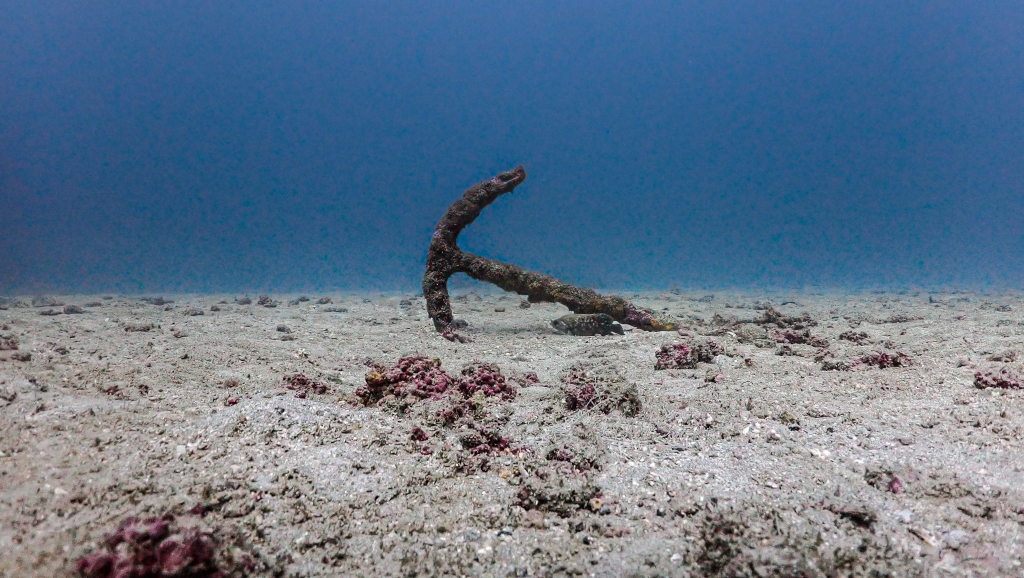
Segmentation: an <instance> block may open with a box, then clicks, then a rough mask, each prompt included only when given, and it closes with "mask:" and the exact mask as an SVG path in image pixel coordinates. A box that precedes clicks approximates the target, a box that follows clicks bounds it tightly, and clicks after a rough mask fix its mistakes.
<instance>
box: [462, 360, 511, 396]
mask: <svg viewBox="0 0 1024 578" xmlns="http://www.w3.org/2000/svg"><path fill="white" fill-rule="evenodd" d="M459 391H460V392H462V395H464V396H465V397H472V396H473V395H474V394H475V393H476V392H478V391H479V392H483V394H484V395H486V396H487V397H492V396H496V395H497V396H501V399H503V400H505V401H512V400H513V399H515V398H516V394H517V391H516V388H515V386H513V385H512V384H511V383H509V382H508V381H507V380H506V379H505V376H504V375H502V374H501V369H499V368H498V366H497V365H494V364H493V363H474V364H472V365H469V366H468V367H465V368H463V370H462V376H461V377H459Z"/></svg>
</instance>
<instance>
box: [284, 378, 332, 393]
mask: <svg viewBox="0 0 1024 578" xmlns="http://www.w3.org/2000/svg"><path fill="white" fill-rule="evenodd" d="M281 379H282V380H283V381H284V383H285V388H287V389H290V390H292V391H294V392H295V397H297V398H299V399H303V398H305V397H306V395H307V394H309V393H317V394H324V393H327V391H328V388H327V385H326V384H324V383H321V382H319V381H314V380H312V379H310V378H308V377H306V376H305V375H303V374H301V373H295V374H292V375H286V376H284V377H282V378H281Z"/></svg>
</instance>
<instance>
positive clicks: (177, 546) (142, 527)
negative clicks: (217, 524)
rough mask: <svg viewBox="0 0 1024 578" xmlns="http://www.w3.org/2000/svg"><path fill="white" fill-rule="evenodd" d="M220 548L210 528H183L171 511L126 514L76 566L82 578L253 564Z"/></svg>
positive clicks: (191, 575)
mask: <svg viewBox="0 0 1024 578" xmlns="http://www.w3.org/2000/svg"><path fill="white" fill-rule="evenodd" d="M219 546H220V544H219V540H218V539H217V537H216V536H215V535H214V534H213V532H211V531H206V530H202V529H199V528H196V527H182V526H180V525H179V524H178V523H177V521H176V519H175V517H174V516H173V515H171V514H165V515H163V516H160V517H153V518H144V519H140V518H135V517H129V518H125V519H124V520H123V521H122V522H121V523H120V525H119V526H118V527H117V530H116V531H115V532H114V533H113V534H111V535H110V536H108V537H107V539H106V543H105V544H104V548H103V549H101V550H99V551H96V552H93V553H91V554H88V555H86V556H83V557H82V558H80V559H79V560H78V563H77V565H76V569H77V570H78V574H79V575H80V576H83V577H85V578H158V577H170V576H175V577H182V578H184V577H188V578H226V577H227V576H232V575H235V576H237V575H240V574H241V573H243V572H244V571H245V570H246V569H247V568H246V567H249V568H250V569H251V568H253V567H254V566H255V565H254V564H253V562H252V560H251V559H248V558H246V559H244V560H241V561H240V562H241V563H240V564H237V563H236V562H235V561H234V560H232V559H231V556H229V555H224V554H223V553H221V552H219V550H218V548H219Z"/></svg>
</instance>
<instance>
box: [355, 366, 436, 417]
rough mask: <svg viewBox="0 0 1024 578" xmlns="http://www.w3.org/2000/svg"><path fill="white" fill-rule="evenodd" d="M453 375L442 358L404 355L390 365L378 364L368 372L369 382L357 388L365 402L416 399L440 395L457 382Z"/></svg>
mask: <svg viewBox="0 0 1024 578" xmlns="http://www.w3.org/2000/svg"><path fill="white" fill-rule="evenodd" d="M453 381H454V380H453V379H452V377H451V376H450V375H448V374H447V373H445V371H444V370H443V369H441V360H440V359H428V358H426V357H419V356H410V357H403V358H401V359H399V360H398V362H397V363H395V364H394V365H392V366H391V367H389V368H386V369H385V368H384V366H383V365H380V366H377V367H376V368H375V369H374V370H373V371H371V372H370V373H367V374H366V385H364V386H362V387H360V388H359V389H357V390H356V396H357V397H358V398H359V399H360V400H361V401H362V402H363V404H365V405H370V404H372V403H376V402H377V401H380V400H381V399H383V398H385V397H388V396H394V397H396V398H405V397H409V396H412V397H414V398H416V399H423V398H428V397H439V396H441V395H442V394H444V393H445V391H447V390H448V386H449V385H451V384H452V383H453Z"/></svg>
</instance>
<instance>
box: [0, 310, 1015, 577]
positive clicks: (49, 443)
mask: <svg viewBox="0 0 1024 578" xmlns="http://www.w3.org/2000/svg"><path fill="white" fill-rule="evenodd" d="M273 297H274V299H277V300H278V301H279V303H277V304H276V306H275V307H264V306H260V305H258V304H256V303H251V304H245V305H243V304H239V303H238V302H236V296H233V295H232V296H226V295H173V296H172V295H165V296H164V299H165V300H166V301H170V302H164V303H162V302H161V301H160V300H153V299H149V300H142V299H140V298H138V297H126V296H101V295H96V296H59V297H56V298H55V299H54V302H50V303H47V302H46V300H37V301H36V303H37V304H41V306H33V304H32V299H30V298H8V299H6V300H3V301H0V309H2V310H0V324H2V325H0V349H2V350H0V552H2V554H0V575H3V576H10V577H23V576H64V575H77V574H78V562H79V560H81V559H83V557H86V556H89V555H90V554H93V555H94V556H93V558H91V560H93V561H95V560H96V559H97V558H96V556H95V554H96V553H97V552H99V553H102V552H104V551H107V552H109V553H110V557H111V558H110V559H113V558H116V557H117V556H120V557H122V558H124V559H128V558H131V557H132V556H135V557H136V558H140V557H144V556H143V554H144V552H143V553H140V552H141V550H144V549H145V548H151V549H153V548H156V549H157V550H158V549H159V548H160V545H161V543H163V542H166V543H170V542H172V541H173V540H177V542H174V543H172V544H171V545H170V546H167V547H168V548H170V549H171V550H173V549H174V548H176V547H180V546H181V544H182V543H184V541H185V539H183V538H181V536H188V535H191V536H193V539H195V536H201V537H202V541H203V544H205V545H206V546H208V547H209V549H212V550H213V551H215V555H211V556H206V555H204V556H205V557H204V556H199V555H198V554H195V553H194V552H193V553H192V554H189V553H188V552H185V553H184V554H181V555H180V556H179V557H178V558H177V559H176V561H175V562H174V563H173V564H171V563H169V562H168V563H166V564H165V565H164V566H163V567H162V568H163V571H165V572H166V573H168V574H167V575H196V576H199V575H204V576H205V575H211V574H210V572H211V571H212V569H213V567H214V566H215V565H219V567H220V568H222V569H223V570H224V571H225V575H242V574H249V575H283V576H434V575H446V576H848V575H849V576H1024V568H1022V558H1024V451H1022V447H1021V444H1022V437H1024V390H1019V389H1014V388H1012V387H1011V388H999V387H991V388H982V387H976V385H975V375H976V373H977V372H979V371H980V372H985V371H1000V370H1003V371H1004V373H1003V375H1004V376H1010V377H1012V376H1013V375H1015V374H1016V375H1019V374H1020V361H1021V360H1022V359H1024V299H1022V296H1021V295H1020V294H1017V293H999V294H981V293H970V292H967V293H927V292H909V293H900V294H897V293H859V294H810V293H786V294H781V293H778V294H765V293H756V294H755V293H749V294H744V293H716V294H715V295H714V296H710V295H708V296H705V295H703V294H701V293H688V292H676V293H671V292H666V293H647V294H641V295H639V296H636V297H635V298H634V300H635V301H637V302H638V303H640V304H643V305H645V306H648V307H651V308H654V309H657V310H665V311H666V312H668V313H670V314H672V315H675V316H677V317H678V318H679V319H680V320H681V324H682V326H683V329H682V330H681V332H682V333H684V334H685V335H680V334H679V333H675V332H673V333H646V332H642V331H638V330H630V329H631V328H629V327H627V328H626V329H627V331H626V333H625V335H623V336H619V335H612V336H607V337H600V336H598V337H574V336H569V335H558V334H555V332H554V331H553V329H552V327H551V324H550V322H551V320H553V319H555V318H557V317H559V316H561V315H564V314H565V313H567V312H568V311H567V310H566V309H565V308H564V307H562V306H560V305H556V304H533V305H532V306H530V307H528V308H522V307H521V299H520V298H519V297H518V296H515V295H507V294H501V293H493V294H488V293H482V294H477V293H474V292H469V293H462V294H458V295H456V296H455V299H454V304H453V307H454V310H455V314H456V317H458V318H461V319H464V320H465V321H467V322H468V324H469V325H468V327H467V328H465V329H463V330H462V333H463V334H464V335H465V336H467V337H469V338H471V339H472V342H470V343H466V344H459V343H451V342H448V341H445V340H444V339H442V338H441V337H440V336H439V335H438V334H437V333H435V332H434V330H433V328H432V326H431V324H430V322H429V320H428V318H427V316H426V312H425V306H424V302H423V299H422V298H421V297H419V296H413V295H398V294H387V295H385V294H359V295H352V294H349V295H340V294H331V295H310V298H311V299H309V300H306V301H299V300H298V299H297V298H298V297H299V296H297V295H290V296H281V295H277V296H273ZM321 298H329V299H330V301H331V303H318V300H321ZM324 301H326V299H324ZM767 303H770V304H772V306H773V307H774V308H775V309H776V310H777V311H778V312H780V313H781V314H782V315H783V317H782V319H783V320H784V321H782V322H781V325H785V327H783V326H780V324H779V323H775V324H773V323H768V322H766V316H765V312H766V306H767V305H766V304H767ZM65 305H77V306H80V307H81V311H82V312H81V313H73V312H74V311H75V309H74V308H70V309H68V311H70V312H71V313H68V314H64V311H65V309H64V306H65ZM767 311H770V310H767ZM43 312H50V313H54V314H52V315H42V314H41V313H43ZM57 313H59V314H57ZM804 313H806V314H807V315H806V316H804V315H803V314H804ZM786 319H788V321H787V320H786ZM787 331H788V333H787ZM808 331H809V333H806V332H808ZM841 336H842V337H841ZM708 340H711V341H713V342H715V343H717V344H718V345H720V346H721V347H722V348H723V349H724V353H720V352H717V351H712V354H716V353H720V354H717V355H713V356H712V357H708V358H705V359H704V360H703V361H700V362H699V363H697V362H695V363H693V364H692V365H693V367H689V368H687V367H684V368H679V369H663V370H656V369H655V363H656V358H655V355H656V353H657V352H658V351H659V348H660V347H661V346H662V345H665V344H672V343H681V342H685V343H688V344H690V345H699V344H702V343H706V342H707V341H708ZM780 340H783V341H790V342H792V343H782V342H780ZM800 341H805V343H800ZM15 347H16V349H14V348H15ZM712 349H713V348H712ZM879 353H882V354H885V355H883V356H879V355H878V354H879ZM899 354H903V355H902V356H901V355H899ZM413 355H419V356H424V357H425V358H426V360H424V361H423V363H428V362H429V361H430V360H433V359H435V358H436V359H438V360H440V364H441V369H443V370H444V371H445V372H447V375H448V376H449V377H450V382H449V383H450V385H449V388H448V391H447V392H446V393H444V394H439V395H437V396H436V397H435V398H426V399H422V400H419V398H417V397H415V396H406V397H402V396H401V395H399V396H398V397H395V396H391V397H385V398H383V399H382V400H380V401H378V399H377V397H375V396H369V397H368V396H367V394H366V392H365V391H363V392H362V394H363V395H362V397H360V396H359V395H357V393H356V392H357V390H358V389H359V388H360V387H361V386H364V384H365V382H366V375H367V374H368V373H369V372H372V371H379V372H380V373H381V375H385V374H386V371H387V368H388V367H391V366H393V365H394V364H395V363H396V362H397V361H398V360H399V358H401V357H404V356H413ZM880 359H881V360H883V362H882V363H879V360H880ZM684 361H685V360H684ZM473 362H482V363H488V364H494V365H496V366H497V367H498V368H499V369H500V372H501V375H502V376H504V379H505V385H506V386H507V388H506V390H505V391H506V394H507V395H506V396H505V397H502V396H501V395H494V396H486V395H484V393H482V392H478V393H476V394H475V395H470V394H471V393H472V391H469V390H465V388H463V390H462V391H460V390H459V380H460V377H463V376H462V370H463V368H464V367H467V366H469V364H471V363H473ZM872 363H874V364H875V365H872ZM381 365H383V366H384V367H381ZM683 365H686V363H684V364H683ZM878 365H882V366H886V367H878ZM887 365H893V366H887ZM823 366H825V367H833V368H835V369H828V370H827V369H823ZM471 367H472V366H471ZM477 367H479V366H477ZM491 370H493V368H491V369H489V370H488V371H491ZM1015 372H1016V373H1015ZM295 374H302V375H303V376H305V377H306V378H308V380H301V379H296V378H294V377H289V376H294V375H295ZM467 375H468V376H469V377H468V378H465V379H463V382H465V381H466V379H469V380H470V381H471V380H472V379H473V378H474V375H475V374H473V373H469V374H467ZM286 378H289V379H286ZM392 385H393V384H392ZM588 385H589V386H590V388H591V389H590V390H586V388H587V386H588ZM510 391H514V392H515V397H514V399H508V398H509V397H511V393H509V392H510ZM378 393H380V392H378ZM385 393H386V391H385ZM400 393H401V392H400ZM364 402H368V404H367V403H364ZM417 428H418V429H417ZM165 513H171V514H173V516H174V519H173V521H169V522H168V523H170V524H173V525H174V528H172V530H170V531H169V532H171V533H173V532H178V534H177V536H178V537H177V538H175V537H173V536H164V535H163V533H161V534H160V535H153V536H151V537H150V538H146V537H145V536H143V537H142V538H138V536H137V535H136V536H135V537H134V538H131V539H128V542H125V543H123V544H121V545H120V546H118V547H117V548H116V549H115V548H113V547H112V546H109V545H107V544H108V542H107V540H106V539H107V537H109V536H111V535H113V534H115V533H116V532H117V531H118V527H119V524H121V522H122V520H124V519H125V518H127V517H132V516H134V517H138V518H142V519H145V518H149V517H156V516H161V515H163V514H165ZM168 520H170V518H169V517H168ZM124 528H125V527H124V526H122V531H121V534H120V535H124V534H125V530H124ZM188 528H195V530H194V531H193V533H192V534H189V533H188V532H189V530H188ZM161 532H163V531H162V530H161ZM143 533H144V532H143ZM133 539H134V540H136V541H135V542H132V541H131V540H133ZM146 540H149V541H150V542H152V543H146ZM161 541H163V542H161ZM164 545H165V546H166V544H164ZM132 548H135V550H138V551H135V550H132ZM179 550H180V548H179ZM154 551H155V550H154ZM168 551H170V550H168ZM190 555H193V558H189V556H190ZM158 558H159V553H158ZM135 562H137V563H139V564H142V563H144V562H145V561H139V559H136V560H135ZM150 562H152V561H150ZM122 563H124V562H122ZM146 563H148V562H146ZM160 563H164V562H163V561H162V559H158V560H157V564H160ZM167 564H170V566H168V565H167ZM175 564H176V565H175ZM154 567H155V566H154ZM150 569H152V568H150ZM85 570H87V571H90V572H92V575H96V576H100V575H104V576H105V575H112V573H107V574H104V573H103V572H104V570H103V568H98V567H97V568H91V569H90V568H86V569H85ZM188 572H192V574H188ZM203 572H206V573H205V574H204V573H203ZM87 573H88V572H87ZM152 575H154V576H155V575H156V574H152Z"/></svg>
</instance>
